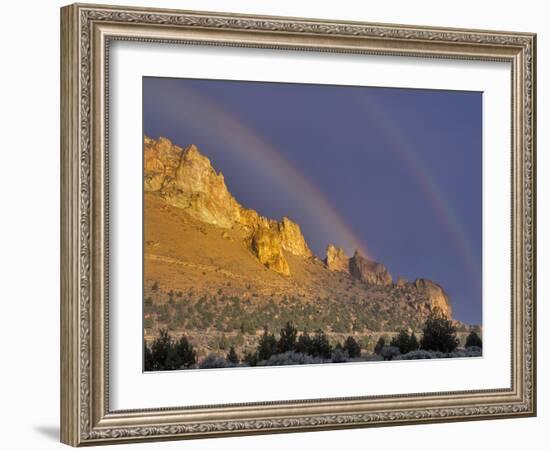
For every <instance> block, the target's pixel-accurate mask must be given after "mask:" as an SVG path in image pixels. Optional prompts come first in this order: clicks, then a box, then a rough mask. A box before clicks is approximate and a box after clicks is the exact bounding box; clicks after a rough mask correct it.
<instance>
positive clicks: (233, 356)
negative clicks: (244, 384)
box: [226, 346, 239, 364]
mask: <svg viewBox="0 0 550 450" xmlns="http://www.w3.org/2000/svg"><path fill="white" fill-rule="evenodd" d="M226 359H227V362H228V363H230V364H239V356H238V355H237V352H236V351H235V347H233V346H231V348H230V349H229V353H228V354H227V357H226Z"/></svg>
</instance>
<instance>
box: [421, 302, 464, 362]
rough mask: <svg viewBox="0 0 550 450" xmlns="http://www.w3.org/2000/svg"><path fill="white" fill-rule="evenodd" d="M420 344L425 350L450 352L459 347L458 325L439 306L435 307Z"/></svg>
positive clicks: (427, 320) (427, 321) (428, 319)
mask: <svg viewBox="0 0 550 450" xmlns="http://www.w3.org/2000/svg"><path fill="white" fill-rule="evenodd" d="M420 345H421V347H422V349H423V350H435V351H439V352H443V353H450V352H452V351H454V350H455V349H456V348H457V347H458V339H457V338H456V327H455V326H454V325H453V323H452V322H451V321H450V320H449V319H448V318H447V316H446V315H445V314H444V313H443V311H441V309H439V308H434V310H433V311H432V312H431V313H430V315H429V316H428V318H427V319H426V324H425V325H424V333H423V336H422V340H421V341H420Z"/></svg>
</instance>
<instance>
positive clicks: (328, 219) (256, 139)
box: [157, 83, 372, 258]
mask: <svg viewBox="0 0 550 450" xmlns="http://www.w3.org/2000/svg"><path fill="white" fill-rule="evenodd" d="M164 95H167V94H166V93H165V94H164ZM175 95H176V96H177V97H178V100H180V99H181V101H180V102H178V106H175V103H176V102H174V101H173V97H174V96H175ZM170 97H171V101H166V102H165V101H163V99H162V96H161V98H157V100H158V101H161V102H162V107H163V108H164V109H165V110H166V108H172V110H171V111H169V112H170V114H171V115H172V116H173V117H178V118H179V119H180V120H182V121H185V123H186V124H187V125H189V126H192V127H193V128H195V129H197V131H201V132H203V133H204V132H212V130H213V129H215V131H216V133H217V134H218V135H219V136H222V137H223V138H224V140H225V142H226V145H227V147H226V148H225V150H227V151H231V152H232V153H233V154H234V155H235V156H236V157H238V158H244V159H246V160H247V161H251V162H253V163H254V164H256V165H257V166H258V167H268V168H269V170H268V171H266V176H269V177H271V178H272V179H274V180H275V181H277V182H278V184H279V185H280V186H281V188H282V189H285V190H286V191H287V192H288V193H289V194H291V195H292V196H294V197H296V195H299V196H300V197H301V198H302V205H303V207H304V209H306V210H309V211H311V212H312V214H313V213H314V216H315V217H316V218H317V221H318V223H319V226H320V227H322V228H323V229H325V230H327V231H330V232H331V235H332V236H334V242H333V244H334V245H337V246H339V247H342V248H344V249H345V250H346V251H348V252H349V253H351V252H353V251H354V250H359V251H360V252H361V253H363V254H364V255H365V256H367V257H369V258H372V255H370V253H369V251H368V248H367V246H366V244H365V243H364V242H363V240H362V239H361V237H360V236H359V235H358V234H357V233H356V232H355V231H354V230H353V229H352V228H351V227H350V226H349V225H348V224H347V223H346V222H345V221H344V220H343V219H342V217H341V215H340V213H339V212H338V211H337V210H336V209H335V208H334V206H332V204H331V203H330V202H329V201H328V200H327V199H326V198H325V197H324V195H323V193H322V192H321V191H320V190H319V189H318V188H317V187H316V186H315V185H314V184H313V183H312V182H311V181H310V180H309V179H308V178H307V177H306V176H305V175H304V174H303V173H301V172H300V171H299V170H298V169H296V168H295V167H294V166H293V165H292V164H291V163H290V162H289V161H287V160H286V159H285V158H284V157H283V156H282V154H283V152H281V151H278V150H277V148H276V147H275V146H274V145H273V144H271V143H270V142H268V141H267V140H266V139H265V138H263V137H262V136H260V135H259V134H258V133H257V132H256V131H254V130H253V129H252V128H251V127H249V126H247V125H246V124H245V123H243V122H242V121H240V120H238V119H237V118H236V117H235V115H234V114H230V113H229V112H228V111H226V110H225V109H224V108H223V107H221V106H220V105H218V104H217V103H216V102H214V101H213V100H212V99H210V98H206V97H205V96H204V95H200V94H199V93H197V92H196V91H195V90H191V89H188V88H186V87H185V86H183V85H182V84H181V83H173V86H171V87H170ZM179 105H181V107H180V106H179ZM176 143H177V142H176ZM177 144H179V143H177ZM281 180H284V183H281Z"/></svg>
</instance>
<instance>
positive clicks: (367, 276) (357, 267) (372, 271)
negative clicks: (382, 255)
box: [349, 251, 392, 286]
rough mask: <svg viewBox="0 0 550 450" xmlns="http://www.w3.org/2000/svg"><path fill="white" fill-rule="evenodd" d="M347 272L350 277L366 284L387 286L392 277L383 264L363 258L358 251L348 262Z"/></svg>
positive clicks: (390, 282)
mask: <svg viewBox="0 0 550 450" xmlns="http://www.w3.org/2000/svg"><path fill="white" fill-rule="evenodd" d="M349 271H350V274H351V276H352V277H354V278H357V279H358V280H360V281H363V282H365V283H368V284H375V285H378V286H389V285H390V284H392V276H391V274H390V273H389V272H388V271H387V269H386V267H385V266H384V265H383V264H380V263H378V262H376V261H371V260H370V259H367V258H365V257H364V256H363V255H361V254H360V253H359V252H358V251H355V254H354V255H353V257H352V258H350V260H349Z"/></svg>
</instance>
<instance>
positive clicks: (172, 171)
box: [144, 136, 313, 275]
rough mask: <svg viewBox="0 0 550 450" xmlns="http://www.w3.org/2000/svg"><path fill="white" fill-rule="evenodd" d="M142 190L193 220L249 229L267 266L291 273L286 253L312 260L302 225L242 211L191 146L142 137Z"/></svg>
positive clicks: (253, 244) (221, 179) (218, 176)
mask: <svg viewBox="0 0 550 450" xmlns="http://www.w3.org/2000/svg"><path fill="white" fill-rule="evenodd" d="M144 147H145V148H144V189H145V191H146V192H155V193H157V194H158V195H160V196H161V197H162V198H163V199H164V200H165V201H166V202H167V203H168V204H170V205H172V206H175V207H177V208H181V209H184V210H185V211H186V212H187V213H188V214H189V215H190V216H191V217H193V218H195V219H197V220H200V221H201V222H205V223H208V224H211V225H215V226H218V227H220V228H225V229H229V228H232V227H235V226H239V227H241V228H243V229H245V230H247V233H248V236H249V242H250V247H251V250H252V252H253V253H254V254H255V255H256V257H257V258H258V260H259V261H260V262H261V263H262V264H264V265H265V266H266V267H269V268H270V269H272V270H274V271H276V272H279V273H281V274H283V275H289V274H290V269H289V266H288V263H287V261H286V258H285V255H284V251H286V252H289V253H291V254H293V255H296V256H302V257H306V258H310V257H312V256H313V253H312V252H311V250H310V248H309V247H308V245H307V242H306V240H305V238H304V236H303V234H302V231H301V230H300V226H299V225H298V224H296V223H294V222H293V221H292V220H290V219H289V218H287V217H284V218H283V219H282V220H281V221H280V222H277V221H276V220H272V219H267V218H265V217H263V216H260V215H259V214H258V213H257V212H256V211H254V210H253V209H248V208H245V207H243V206H242V205H241V204H239V203H238V202H237V200H235V198H234V197H233V195H232V194H231V193H230V192H229V190H228V189H227V186H226V185H225V180H224V177H223V174H222V173H217V172H216V171H215V170H214V168H213V167H212V164H211V163H210V160H209V159H208V158H207V157H206V156H204V155H203V154H202V153H201V152H200V151H199V149H198V148H197V147H196V146H195V145H190V146H188V147H186V148H185V149H182V148H181V147H178V146H177V145H174V144H173V143H172V142H171V141H170V140H169V139H166V138H162V137H161V138H159V139H158V140H154V139H150V138H149V137H147V136H146V137H145V138H144Z"/></svg>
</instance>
